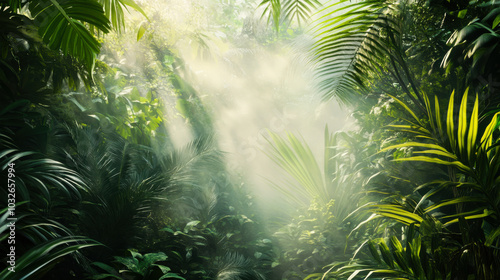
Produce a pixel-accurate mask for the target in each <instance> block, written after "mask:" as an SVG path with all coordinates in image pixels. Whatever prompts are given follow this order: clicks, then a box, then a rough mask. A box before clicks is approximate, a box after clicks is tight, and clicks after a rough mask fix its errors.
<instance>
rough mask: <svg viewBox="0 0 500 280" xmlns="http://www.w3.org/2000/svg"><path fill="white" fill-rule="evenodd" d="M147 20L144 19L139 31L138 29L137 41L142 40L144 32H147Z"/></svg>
mask: <svg viewBox="0 0 500 280" xmlns="http://www.w3.org/2000/svg"><path fill="white" fill-rule="evenodd" d="M147 26H148V24H147V22H145V21H143V22H142V23H141V25H140V26H139V31H137V42H139V40H141V38H142V36H144V33H146V30H147Z"/></svg>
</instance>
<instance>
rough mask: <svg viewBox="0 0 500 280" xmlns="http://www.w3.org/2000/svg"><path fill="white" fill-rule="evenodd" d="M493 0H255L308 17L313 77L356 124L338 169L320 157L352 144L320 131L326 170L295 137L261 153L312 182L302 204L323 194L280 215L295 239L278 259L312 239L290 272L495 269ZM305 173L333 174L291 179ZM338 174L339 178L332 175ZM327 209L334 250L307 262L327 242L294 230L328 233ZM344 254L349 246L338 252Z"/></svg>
mask: <svg viewBox="0 0 500 280" xmlns="http://www.w3.org/2000/svg"><path fill="white" fill-rule="evenodd" d="M498 4H499V3H497V2H496V1H470V2H469V1H379V0H374V1H371V0H366V1H327V2H326V3H320V2H317V1H263V2H262V3H261V5H263V6H264V7H266V10H265V14H264V16H267V17H268V19H269V21H270V22H273V23H274V25H275V27H276V28H284V27H286V26H288V25H289V24H293V23H294V22H295V20H297V19H303V18H310V19H311V22H312V23H311V24H310V25H311V26H312V27H311V32H312V33H313V34H314V40H315V41H314V44H313V45H312V47H311V50H310V51H311V55H310V63H311V65H313V66H314V68H315V70H316V78H317V82H318V84H319V87H318V89H319V90H320V91H322V92H323V97H324V99H325V100H330V99H332V98H335V99H337V100H338V101H339V102H342V103H344V104H346V105H347V106H350V107H351V108H352V115H353V116H354V117H355V119H356V124H357V126H358V128H357V129H356V130H353V131H352V132H350V133H351V136H352V137H353V141H352V142H353V143H357V144H358V145H359V146H361V147H363V149H364V150H366V152H364V153H363V152H358V153H357V154H356V153H355V154H351V157H350V158H349V159H348V160H347V162H346V163H344V164H346V165H347V166H342V168H341V170H344V171H347V172H346V173H344V174H342V173H340V172H338V171H337V170H331V169H329V168H328V167H327V163H328V164H331V163H337V162H338V161H339V155H340V154H342V151H344V152H347V151H349V149H348V148H346V146H344V147H343V148H342V149H341V150H340V151H339V150H338V148H339V145H338V143H330V144H327V145H325V150H324V151H325V160H324V162H325V168H324V170H321V172H319V171H318V170H308V171H305V170H303V169H304V167H305V166H308V167H310V166H311V165H310V164H305V162H306V161H308V160H310V159H309V155H308V154H307V153H304V150H303V149H302V148H301V149H299V148H298V147H300V146H304V145H306V144H305V142H303V141H302V142H301V143H296V141H297V140H296V139H295V138H293V137H292V138H290V137H289V139H288V140H284V139H280V138H278V139H273V141H272V146H273V148H272V149H273V150H274V151H275V152H274V153H273V154H272V157H274V158H276V159H277V162H278V164H280V165H281V166H283V169H284V171H286V172H287V173H288V174H289V175H290V177H292V178H295V179H296V180H294V181H293V182H294V183H296V184H298V185H299V186H300V188H301V189H303V190H311V189H312V188H311V187H310V186H311V185H314V186H317V187H316V188H317V189H314V190H312V191H311V192H309V194H308V197H309V199H310V200H309V201H314V202H313V203H312V204H311V206H310V207H314V205H317V203H318V200H317V199H316V200H314V199H313V198H314V197H320V198H322V199H323V198H327V199H323V202H322V204H320V205H322V207H324V208H323V210H322V211H320V213H318V214H314V215H313V216H314V218H312V219H311V217H310V216H308V215H299V216H297V217H296V218H294V220H293V222H292V223H290V224H289V225H288V227H287V228H286V230H287V234H286V235H287V238H293V239H295V240H297V241H298V242H299V243H298V244H301V245H300V247H299V248H290V249H288V250H287V251H286V252H285V254H283V255H282V261H283V262H291V263H294V262H295V261H296V254H298V253H299V252H301V251H302V250H306V248H308V247H309V246H311V245H312V246H311V247H312V248H315V251H312V252H308V253H307V257H303V258H301V260H302V261H303V262H302V263H301V264H299V265H298V267H300V265H302V266H304V268H302V269H298V270H296V271H298V273H297V276H296V278H290V279H497V278H499V277H500V271H499V269H498V267H499V263H498V260H499V258H498V256H499V247H498V244H499V243H498V242H499V239H498V238H499V219H498V210H497V209H498V201H499V189H498V182H499V177H498V176H499V173H498V166H499V165H498V160H497V158H498V135H499V134H498V127H499V122H498V112H499V111H498V110H499V109H498V107H499V103H498V97H497V95H498V90H499V88H498V77H499V75H498V74H499V73H498V68H497V66H498V60H497V58H498V53H499V52H498V51H499V49H498V43H499V38H500V36H499V31H500V29H499V23H500V13H499V12H500V6H499V5H498ZM312 14H313V15H312ZM495 57H497V58H495ZM493 65H496V66H493ZM325 139H326V140H325V142H328V140H327V139H329V138H328V137H325ZM356 155H358V157H356ZM343 161H345V157H344V160H343ZM341 162H342V161H341ZM337 164H338V163H337ZM341 164H342V163H341ZM353 166H355V167H359V168H352V167H353ZM316 174H319V175H321V174H324V176H325V177H326V176H331V177H330V178H329V180H328V181H327V180H324V181H315V182H314V183H312V182H311V184H309V182H307V181H305V180H302V178H313V177H316ZM332 175H333V177H332ZM338 176H340V177H338ZM339 178H342V179H340V181H341V182H342V183H343V184H340V185H337V184H336V182H338V181H339ZM324 182H326V183H327V184H331V185H329V186H328V187H327V188H326V190H328V191H333V190H336V189H338V188H340V189H344V190H346V192H347V195H344V194H342V195H338V194H335V193H329V194H328V195H327V192H325V191H324V190H323V189H322V188H323V186H324V185H325V183H324ZM332 183H333V184H332ZM282 187H283V186H282ZM295 187H297V186H295ZM286 189H290V188H286ZM329 199H331V200H330V202H329V201H328V200H329ZM354 201H355V202H356V203H355V204H356V209H352V211H351V212H350V213H349V214H348V215H344V214H341V212H339V210H337V211H332V210H331V206H329V205H331V203H332V202H333V205H335V204H336V203H342V204H344V203H350V205H352V204H354V203H353V202H354ZM316 208H317V207H316ZM342 208H344V206H342ZM305 209H307V208H305ZM320 209H321V208H320ZM302 213H303V212H302ZM325 216H327V217H330V218H333V219H335V218H337V217H339V218H340V219H339V221H338V222H337V223H338V226H337V228H338V229H343V230H344V233H343V235H341V236H343V237H344V238H346V240H342V238H337V239H336V240H335V241H332V242H328V243H327V244H328V245H329V246H333V245H335V244H338V243H343V244H344V245H345V249H344V250H343V252H336V253H333V252H332V253H330V260H331V261H330V263H328V264H325V263H324V262H323V261H318V262H317V263H316V266H315V267H314V268H311V267H307V268H306V266H307V260H308V257H311V256H314V255H315V254H317V253H318V252H320V251H321V249H320V248H325V247H324V246H323V244H324V243H323V242H324V240H325V239H321V240H309V241H308V244H307V245H306V244H303V243H300V242H303V241H304V240H308V239H307V238H305V234H307V233H308V232H311V231H314V233H315V234H321V235H323V236H327V235H326V233H328V234H333V233H335V232H336V231H335V230H334V229H331V228H330V229H326V230H325V229H324V228H323V227H322V226H327V225H328V224H329V222H328V221H323V219H324V217H325ZM308 223H310V226H306V228H304V226H305V225H306V224H308ZM294 230H297V231H298V232H294ZM278 233H279V234H280V235H281V234H283V233H284V232H283V231H280V232H278ZM310 236H312V235H310ZM294 252H296V254H293V253H294ZM342 253H346V254H348V257H341V258H340V259H339V258H338V256H339V255H341V254H342ZM314 269H315V270H316V272H315V273H310V271H311V270H314Z"/></svg>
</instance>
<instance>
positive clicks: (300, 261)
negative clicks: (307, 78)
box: [0, 0, 500, 280]
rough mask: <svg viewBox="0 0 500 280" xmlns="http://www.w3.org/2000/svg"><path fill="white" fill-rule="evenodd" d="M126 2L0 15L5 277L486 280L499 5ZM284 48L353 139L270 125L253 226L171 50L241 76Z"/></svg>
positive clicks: (493, 246) (492, 273) (365, 0)
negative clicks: (297, 55) (346, 115)
mask: <svg viewBox="0 0 500 280" xmlns="http://www.w3.org/2000/svg"><path fill="white" fill-rule="evenodd" d="M143 2H144V3H141V2H139V1H138V3H136V2H134V1H133V0H85V1H76V0H72V1H69V0H43V1H41V0H39V1H35V0H27V1H21V0H1V1H0V24H1V26H2V28H1V30H0V93H1V95H0V124H1V126H0V155H1V156H0V167H1V169H2V174H5V176H2V178H5V180H4V182H2V184H4V185H5V186H6V187H2V188H0V195H1V196H2V200H1V203H2V204H0V241H1V242H2V243H1V245H0V248H1V252H2V256H1V257H0V259H1V260H2V266H1V267H0V269H1V271H0V278H1V279H190V280H195V279H236V280H237V279H499V278H500V261H499V260H500V256H499V253H500V252H499V246H500V218H499V217H500V212H499V211H500V185H499V184H500V177H499V174H500V173H499V171H500V170H499V169H500V155H499V154H498V153H499V149H500V146H499V145H498V136H499V131H498V130H499V126H500V125H499V124H500V118H499V113H500V110H499V105H500V99H499V98H498V97H497V94H498V90H500V87H499V83H500V81H499V80H498V77H500V73H499V69H500V67H499V61H500V60H499V59H498V53H499V42H500V5H499V4H498V3H497V2H495V1H471V2H467V1H453V0H452V1H438V0H432V1H420V0H417V1H392V0H360V1H346V0H340V1H326V2H322V1H315V0H293V1H292V0H281V1H280V0H264V1H262V3H260V6H259V7H260V8H258V9H259V10H258V12H259V13H262V17H264V18H266V17H267V18H268V22H269V23H272V24H270V25H272V26H273V27H274V28H275V32H273V31H272V30H271V29H268V28H266V27H265V26H262V25H259V23H258V22H257V23H256V21H254V20H253V17H251V16H250V17H247V18H243V17H242V16H241V14H243V11H249V10H251V11H253V10H254V9H255V8H256V7H254V6H253V5H252V3H246V2H244V1H212V2H206V3H205V2H204V4H203V5H202V4H200V5H197V4H195V5H192V6H189V7H190V8H189V9H186V11H184V12H186V13H188V12H189V13H191V14H190V17H188V20H186V22H184V23H183V24H184V25H182V26H175V25H173V24H172V22H171V21H169V19H168V18H165V17H163V16H162V15H161V13H162V12H163V10H162V9H166V10H169V9H174V8H175V7H174V5H175V3H176V2H170V1H164V2H158V1H150V3H146V2H145V1H143ZM169 4H170V5H172V6H168V5H169ZM177 4H179V3H177ZM257 4H258V3H257ZM179 9H183V8H182V7H181V8H179ZM128 11H130V13H128ZM206 11H211V19H210V21H211V22H214V23H215V24H213V25H210V26H208V24H207V21H206V19H205V18H204V16H202V15H205V13H206ZM176 12H178V11H174V12H173V14H175V13H176ZM173 14H172V17H173ZM297 24H299V25H297ZM303 26H311V28H307V30H305V31H304V29H303ZM176 27H177V28H178V29H176ZM308 32H309V33H308ZM302 33H305V34H312V35H313V38H312V39H311V40H312V43H311V44H310V45H309V46H308V48H309V52H308V54H307V55H306V56H307V58H306V59H307V61H308V65H310V66H311V67H312V68H313V69H314V71H315V74H316V75H315V80H314V82H315V84H316V85H317V90H318V91H319V92H321V93H322V94H323V97H324V100H325V102H328V101H329V100H331V99H336V100H337V101H339V102H340V103H343V104H345V105H346V106H348V107H349V108H350V110H351V111H352V116H353V117H354V119H355V128H353V129H351V130H350V131H345V132H336V133H331V132H330V131H329V129H328V127H326V128H325V133H324V139H323V143H324V145H323V147H322V148H323V149H322V153H323V155H324V156H323V158H322V159H318V158H316V156H315V153H314V152H313V151H312V148H311V147H309V145H308V144H307V143H306V141H305V140H303V139H301V138H300V137H297V136H295V135H294V134H292V133H288V134H286V135H281V134H279V133H275V132H269V133H268V137H267V140H268V145H267V148H266V149H265V151H264V152H265V153H266V154H267V155H268V156H269V158H270V159H272V160H273V161H274V162H275V163H276V165H277V166H278V167H280V168H281V169H282V170H283V173H284V175H283V176H284V177H283V178H285V179H284V180H277V179H276V178H268V179H269V180H270V183H269V187H273V188H275V189H277V190H279V191H280V192H281V194H282V200H283V201H286V202H288V204H287V205H288V206H287V207H286V209H285V211H284V212H289V213H288V214H289V215H288V216H286V215H281V214H278V213H275V214H276V215H275V216H273V217H270V218H268V219H264V218H263V217H265V216H266V215H268V216H269V215H270V214H269V213H267V214H266V213H261V212H259V211H258V210H257V209H256V206H255V205H256V201H254V198H253V197H252V194H251V192H250V190H249V189H247V181H246V180H245V178H244V177H243V176H240V175H239V174H236V173H235V172H233V171H232V170H230V169H229V168H228V167H227V161H226V157H225V155H224V153H223V152H222V150H221V148H220V147H219V139H218V135H217V134H216V133H215V132H216V129H215V125H214V121H213V118H214V112H213V110H214V108H212V107H211V106H210V104H207V103H206V102H205V101H204V99H202V98H201V96H202V95H204V94H206V93H207V92H208V91H209V90H208V89H205V88H202V87H200V85H199V84H197V81H196V78H194V76H195V74H194V73H193V72H192V69H191V68H190V65H189V63H188V62H186V59H185V54H183V53H182V52H181V50H180V47H179V46H181V45H186V44H187V45H189V46H190V50H192V53H193V55H194V56H196V57H198V58H199V59H201V60H203V61H211V62H213V63H214V65H215V64H216V63H226V64H227V65H230V66H231V67H232V68H231V69H233V71H234V72H237V73H241V75H244V73H245V71H244V67H240V68H239V66H238V63H249V62H248V61H249V60H252V57H253V56H257V55H259V52H258V50H259V49H264V48H268V49H279V48H280V47H281V46H282V44H283V42H285V43H290V42H292V43H294V44H295V46H297V45H301V44H300V42H297V41H299V40H303V39H304V38H305V37H304V36H299V35H300V34H302ZM131 42H134V43H133V44H132V43H131ZM130 48H137V49H140V52H135V53H134V55H131V53H132V52H129V49H130ZM231 48H232V49H231ZM227 49H231V51H226V52H222V51H221V50H227ZM231 55H232V56H231ZM249 57H250V58H249ZM495 57H497V58H495ZM245 58H246V59H247V60H245ZM132 62H133V63H132ZM208 93H210V92H208ZM179 120H180V121H179ZM178 123H181V124H182V125H181V127H184V128H186V131H187V132H184V133H185V134H186V135H184V136H185V137H179V135H178V134H181V133H183V132H181V131H180V130H176V128H179V125H178ZM179 139H182V143H179ZM277 178H278V176H277ZM283 182H285V183H283ZM13 217H14V218H13ZM14 221H15V222H14ZM12 254H15V257H12V256H13V255H12ZM14 270H15V271H14Z"/></svg>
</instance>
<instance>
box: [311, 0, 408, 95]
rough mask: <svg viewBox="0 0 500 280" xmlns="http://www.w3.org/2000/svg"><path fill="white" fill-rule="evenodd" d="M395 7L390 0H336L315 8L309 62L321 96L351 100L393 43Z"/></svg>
mask: <svg viewBox="0 0 500 280" xmlns="http://www.w3.org/2000/svg"><path fill="white" fill-rule="evenodd" d="M399 8H400V7H399V4H398V3H397V2H394V3H393V2H392V1H380V0H367V1H356V2H351V1H340V2H338V3H334V4H332V5H329V6H327V7H325V8H324V9H322V10H321V11H319V12H318V15H319V16H320V17H319V18H318V19H317V20H316V25H315V26H314V27H313V31H314V32H315V36H316V38H317V42H316V43H315V44H314V46H313V56H314V57H313V60H312V62H313V63H314V64H316V65H317V78H318V80H319V89H320V90H321V91H322V92H323V96H324V99H326V100H328V99H331V98H333V97H336V98H337V99H338V100H339V101H341V102H342V103H351V102H352V101H354V98H355V97H356V94H355V92H359V91H363V90H364V89H365V86H366V84H367V79H368V78H370V76H371V75H372V73H373V72H374V71H379V70H381V68H382V67H383V66H382V65H383V64H384V61H386V60H387V58H388V57H390V56H391V55H392V54H391V53H390V51H389V46H394V45H396V44H397V38H398V37H399V35H398V34H399V32H398V21H399V19H398V14H399ZM393 61H399V59H397V57H394V56H393Z"/></svg>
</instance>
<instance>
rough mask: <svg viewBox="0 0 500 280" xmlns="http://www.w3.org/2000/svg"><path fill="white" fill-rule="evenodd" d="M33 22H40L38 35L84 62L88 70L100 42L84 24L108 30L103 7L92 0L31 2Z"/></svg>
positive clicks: (49, 43) (90, 68)
mask: <svg viewBox="0 0 500 280" xmlns="http://www.w3.org/2000/svg"><path fill="white" fill-rule="evenodd" d="M30 11H31V14H32V16H33V17H34V18H35V21H37V22H38V23H39V26H40V27H39V34H40V36H41V37H42V39H43V41H44V42H45V43H47V44H48V46H49V47H50V48H52V49H54V50H61V51H62V52H63V54H65V55H71V56H73V57H75V58H77V59H78V60H79V61H81V62H82V63H84V64H85V65H86V66H87V68H88V69H89V70H92V69H93V68H94V63H95V58H96V56H97V54H98V53H99V51H100V43H99V42H98V41H97V39H96V38H95V37H94V36H93V35H92V34H91V33H90V31H89V30H88V29H87V27H86V26H85V24H89V25H90V26H93V27H95V28H97V29H98V30H100V31H102V32H104V33H107V32H109V30H110V26H109V21H108V19H107V18H106V17H105V16H104V11H103V8H102V6H101V5H100V4H99V3H98V2H97V1H95V0H88V1H86V0H75V1H69V0H61V1H56V0H40V1H36V3H35V4H33V5H30Z"/></svg>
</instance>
